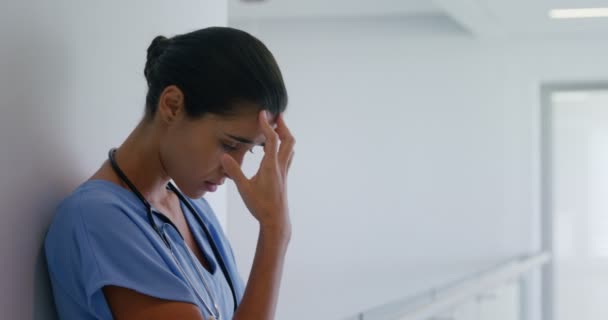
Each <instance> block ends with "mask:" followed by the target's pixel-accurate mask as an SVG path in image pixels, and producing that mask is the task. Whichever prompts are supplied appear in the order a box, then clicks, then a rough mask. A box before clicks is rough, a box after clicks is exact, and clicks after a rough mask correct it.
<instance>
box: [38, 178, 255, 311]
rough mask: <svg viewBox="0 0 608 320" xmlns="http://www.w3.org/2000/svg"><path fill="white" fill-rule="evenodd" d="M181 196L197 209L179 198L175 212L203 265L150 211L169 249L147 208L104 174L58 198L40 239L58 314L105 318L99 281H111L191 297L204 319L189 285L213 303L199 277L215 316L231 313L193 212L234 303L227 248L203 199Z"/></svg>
mask: <svg viewBox="0 0 608 320" xmlns="http://www.w3.org/2000/svg"><path fill="white" fill-rule="evenodd" d="M188 201H190V203H191V204H192V206H193V207H194V209H195V210H196V212H195V213H192V212H190V211H189V210H188V208H187V207H186V206H185V205H184V204H183V203H182V211H183V212H184V214H185V216H186V221H187V222H188V224H189V226H190V229H191V230H192V234H193V236H194V238H195V240H196V242H197V243H198V245H199V247H200V248H201V251H202V252H203V254H204V255H205V258H206V259H207V261H209V264H210V271H207V270H206V269H205V268H203V267H202V265H201V264H200V262H199V261H198V259H196V258H195V257H194V256H193V255H191V254H190V253H188V251H187V250H188V247H187V245H186V243H185V242H184V241H183V240H182V238H181V237H180V235H179V234H178V233H177V231H176V230H175V229H174V228H173V227H172V226H171V225H170V224H168V223H164V222H163V221H162V220H161V219H160V218H158V216H156V215H154V218H155V220H156V224H157V226H159V227H160V228H161V230H163V231H164V232H165V233H166V235H167V237H168V238H169V241H170V243H171V246H172V248H173V254H172V253H171V250H169V248H168V247H167V246H166V245H165V243H164V242H163V240H162V239H161V238H160V237H159V236H158V234H157V233H156V232H155V231H154V229H153V228H152V226H150V224H149V222H148V218H147V210H146V207H145V206H144V205H143V204H142V202H141V201H140V200H139V198H137V196H136V195H135V194H134V193H132V192H131V191H130V190H127V189H125V188H123V187H121V186H119V185H116V184H114V183H112V182H109V181H105V180H89V181H87V182H85V183H83V184H82V185H80V186H79V187H78V188H77V189H76V190H75V191H74V192H73V193H72V194H71V195H70V196H68V197H67V198H66V199H64V200H63V201H62V203H61V204H60V205H59V206H58V208H57V212H56V214H55V217H54V219H53V223H52V224H51V226H50V228H49V231H48V234H47V236H46V240H45V244H44V245H45V253H46V257H47V262H48V270H49V275H50V278H51V283H52V287H53V293H54V298H55V304H56V306H57V311H58V313H59V317H60V318H61V319H112V313H111V310H110V308H109V306H108V303H107V301H106V299H105V296H104V294H103V291H102V288H103V287H104V286H107V285H114V286H119V287H124V288H129V289H132V290H134V291H137V292H140V293H142V294H145V295H148V296H152V297H156V298H159V299H165V300H172V301H181V302H186V303H192V304H195V305H197V306H198V308H199V310H200V311H201V314H202V315H203V316H204V318H205V319H207V318H208V317H209V316H210V314H209V313H208V312H207V310H206V308H205V307H204V305H203V303H202V302H201V301H200V300H199V298H198V296H197V295H196V294H195V292H194V291H193V288H192V287H195V288H196V290H197V291H198V292H199V294H200V295H201V296H202V297H203V299H204V300H205V301H206V302H207V304H208V305H209V306H211V308H212V310H214V309H213V307H212V306H213V304H212V303H211V301H212V300H211V299H210V297H209V294H208V292H207V290H205V286H204V285H203V281H205V282H206V283H207V286H208V287H209V288H210V290H211V291H213V294H212V295H213V297H214V298H215V301H217V304H218V306H219V308H220V310H221V317H222V319H232V316H233V313H234V303H233V298H232V293H231V291H230V287H229V285H228V283H227V281H226V278H225V277H224V274H223V273H222V270H221V268H220V266H219V264H218V262H217V260H216V259H215V257H214V255H213V251H212V249H211V246H210V243H209V239H207V237H206V234H205V232H204V231H203V229H202V227H201V226H200V225H199V224H198V222H197V220H196V218H195V217H194V216H193V214H198V215H199V216H200V217H201V219H202V221H203V222H204V223H205V224H206V225H207V227H208V228H209V231H210V233H211V236H212V238H213V239H214V241H215V243H216V244H217V245H218V250H219V252H220V253H221V255H222V257H223V259H224V261H225V264H226V267H227V269H228V273H229V274H230V275H229V276H230V277H231V279H232V282H233V283H234V286H235V290H236V294H237V301H238V302H239V303H240V300H241V298H242V295H243V291H244V283H243V281H242V279H241V278H240V276H239V274H238V272H237V269H236V263H235V260H234V255H233V253H232V248H231V247H230V244H229V242H228V239H227V238H226V236H225V235H224V233H223V231H222V228H221V226H220V224H219V222H218V220H217V218H216V216H215V214H214V213H213V210H212V209H211V207H210V206H209V204H208V203H207V201H206V200H205V199H203V198H201V199H197V200H194V199H188ZM174 256H175V258H174ZM176 260H178V261H179V264H178V263H176ZM195 268H196V269H195ZM197 269H198V272H197V271H196V270H197ZM182 270H183V272H182ZM186 274H187V276H186ZM201 277H202V278H201ZM190 283H191V284H192V286H191V285H190ZM214 312H215V310H214Z"/></svg>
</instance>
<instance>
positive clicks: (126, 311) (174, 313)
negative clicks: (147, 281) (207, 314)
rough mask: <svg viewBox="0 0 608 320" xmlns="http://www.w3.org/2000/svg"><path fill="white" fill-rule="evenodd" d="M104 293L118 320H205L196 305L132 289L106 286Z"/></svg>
mask: <svg viewBox="0 0 608 320" xmlns="http://www.w3.org/2000/svg"><path fill="white" fill-rule="evenodd" d="M103 293H104V295H105V297H106V300H107V301H108V304H109V305H110V309H111V310H112V315H113V316H114V319H116V320H144V319H145V320H166V319H184V320H204V319H203V316H202V315H201V313H200V311H199V309H198V307H197V306H196V305H193V304H190V303H186V302H178V301H168V300H162V299H158V298H155V297H151V296H148V295H145V294H141V293H138V292H137V291H133V290H131V289H127V288H123V287H117V286H106V287H104V288H103Z"/></svg>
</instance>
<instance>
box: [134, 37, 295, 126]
mask: <svg viewBox="0 0 608 320" xmlns="http://www.w3.org/2000/svg"><path fill="white" fill-rule="evenodd" d="M144 74H145V76H146V80H147V81H148V94H147V96H146V116H150V117H152V116H153V115H154V114H155V113H156V109H157V106H158V100H159V97H160V94H161V93H162V91H163V90H164V89H165V88H166V87H167V86H170V85H175V86H177V87H178V88H180V89H181V90H182V92H183V93H184V107H185V109H186V113H187V114H188V115H189V116H191V117H200V116H203V115H204V114H206V113H212V114H219V115H231V114H234V113H235V112H236V111H237V110H236V104H237V103H239V102H250V103H254V104H256V105H258V106H259V108H260V110H267V111H269V112H271V113H272V114H273V115H277V114H279V113H281V112H283V111H285V108H286V107H287V90H286V89H285V84H284V82H283V77H282V75H281V71H280V70H279V66H278V65H277V62H276V61H275V59H274V57H273V55H272V53H270V51H269V50H268V48H266V46H265V45H264V44H263V43H262V42H261V41H260V40H258V39H257V38H255V37H253V36H252V35H250V34H248V33H246V32H244V31H241V30H237V29H233V28H226V27H211V28H205V29H201V30H197V31H193V32H190V33H186V34H182V35H177V36H175V37H173V38H166V37H163V36H157V37H156V38H154V40H153V41H152V44H150V47H149V48H148V60H147V62H146V67H145V69H144Z"/></svg>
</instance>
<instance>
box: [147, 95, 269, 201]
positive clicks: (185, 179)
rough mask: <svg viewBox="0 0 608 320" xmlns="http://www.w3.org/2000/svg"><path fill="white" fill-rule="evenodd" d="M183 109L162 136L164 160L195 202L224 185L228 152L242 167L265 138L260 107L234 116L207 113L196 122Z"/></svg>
mask: <svg viewBox="0 0 608 320" xmlns="http://www.w3.org/2000/svg"><path fill="white" fill-rule="evenodd" d="M159 110H161V108H159ZM181 110H182V111H178V112H176V113H172V116H173V117H174V118H173V119H172V120H171V121H170V122H169V124H167V126H166V128H165V130H164V132H163V134H162V135H161V141H160V154H161V161H162V162H163V165H164V168H165V170H166V171H167V173H168V174H169V176H170V177H171V178H172V179H173V181H174V182H175V184H176V185H177V186H178V187H179V189H180V190H181V191H182V192H183V193H184V194H186V195H187V196H188V197H190V198H194V199H195V198H200V197H202V196H203V195H204V194H205V193H206V192H213V191H215V190H217V188H218V187H219V186H220V185H222V184H223V183H224V181H225V179H226V173H225V172H224V169H223V168H222V165H221V162H220V159H221V157H222V155H223V154H224V153H228V154H229V155H230V156H232V158H234V160H236V161H237V163H239V164H242V162H243V158H244V157H245V155H246V154H247V153H248V152H249V151H251V150H252V149H253V148H254V147H257V146H260V145H261V144H263V142H264V140H265V137H264V135H263V133H262V130H261V128H260V125H259V120H258V115H259V111H258V110H259V107H257V106H255V105H252V104H246V103H243V104H242V105H239V106H237V108H236V110H241V111H239V112H237V114H235V115H233V116H230V117H226V116H219V115H214V114H206V115H204V116H202V117H200V118H196V119H192V118H190V117H188V116H187V115H186V114H185V112H184V111H183V108H181ZM161 116H162V115H161Z"/></svg>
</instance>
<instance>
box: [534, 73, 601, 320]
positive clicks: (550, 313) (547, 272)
mask: <svg viewBox="0 0 608 320" xmlns="http://www.w3.org/2000/svg"><path fill="white" fill-rule="evenodd" d="M600 90H601V91H608V81H589V82H549V83H544V84H542V85H541V87H540V100H541V116H540V118H541V141H540V146H541V153H540V162H541V163H540V168H541V179H540V182H541V186H540V187H541V190H540V194H541V203H540V209H541V249H542V251H545V252H548V253H549V254H551V256H552V257H554V248H553V231H554V225H553V205H552V204H553V194H552V185H553V159H552V157H551V150H552V149H553V143H554V141H553V134H552V133H553V121H552V119H553V103H552V101H551V97H552V95H553V94H554V93H555V92H560V91H600ZM554 276H555V263H554V259H551V261H550V262H549V263H547V264H546V265H545V266H544V267H543V270H542V280H541V282H542V284H541V288H542V289H541V290H542V308H541V310H542V319H543V320H555V317H554V316H555V278H554Z"/></svg>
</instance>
